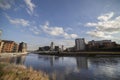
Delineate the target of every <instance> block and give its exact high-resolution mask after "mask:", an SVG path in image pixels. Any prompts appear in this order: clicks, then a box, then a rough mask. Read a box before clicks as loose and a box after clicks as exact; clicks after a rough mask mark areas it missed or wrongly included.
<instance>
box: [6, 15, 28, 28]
mask: <svg viewBox="0 0 120 80" xmlns="http://www.w3.org/2000/svg"><path fill="white" fill-rule="evenodd" d="M6 17H7V18H8V20H9V22H10V23H12V24H15V25H22V26H29V25H30V24H29V23H30V22H29V21H28V20H25V19H19V18H16V19H12V18H11V17H9V16H8V15H6Z"/></svg>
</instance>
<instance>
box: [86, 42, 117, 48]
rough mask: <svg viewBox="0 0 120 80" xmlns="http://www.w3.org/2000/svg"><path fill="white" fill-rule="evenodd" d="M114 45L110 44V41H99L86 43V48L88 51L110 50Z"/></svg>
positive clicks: (113, 43)
mask: <svg viewBox="0 0 120 80" xmlns="http://www.w3.org/2000/svg"><path fill="white" fill-rule="evenodd" d="M115 45H116V43H115V42H112V41H111V40H101V41H94V40H92V41H89V42H88V47H89V49H92V48H111V47H114V46H115Z"/></svg>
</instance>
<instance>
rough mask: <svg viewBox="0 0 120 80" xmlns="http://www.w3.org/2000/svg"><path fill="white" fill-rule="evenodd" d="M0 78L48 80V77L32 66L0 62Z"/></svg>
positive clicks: (6, 79) (8, 79) (0, 79)
mask: <svg viewBox="0 0 120 80" xmlns="http://www.w3.org/2000/svg"><path fill="white" fill-rule="evenodd" d="M0 80H49V77H48V76H47V75H46V74H45V73H43V72H37V71H34V70H33V69H32V68H29V69H27V68H25V67H24V66H21V65H13V64H9V63H3V62H0Z"/></svg>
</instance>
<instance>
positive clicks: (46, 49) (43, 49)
mask: <svg viewBox="0 0 120 80" xmlns="http://www.w3.org/2000/svg"><path fill="white" fill-rule="evenodd" d="M49 50H50V46H44V47H39V50H38V51H49Z"/></svg>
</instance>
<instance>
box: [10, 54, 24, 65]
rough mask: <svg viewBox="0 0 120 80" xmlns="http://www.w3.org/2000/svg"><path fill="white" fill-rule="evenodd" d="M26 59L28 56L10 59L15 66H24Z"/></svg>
mask: <svg viewBox="0 0 120 80" xmlns="http://www.w3.org/2000/svg"><path fill="white" fill-rule="evenodd" d="M25 57H26V56H17V57H12V58H11V59H10V63H14V64H21V65H22V64H24V62H25Z"/></svg>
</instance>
